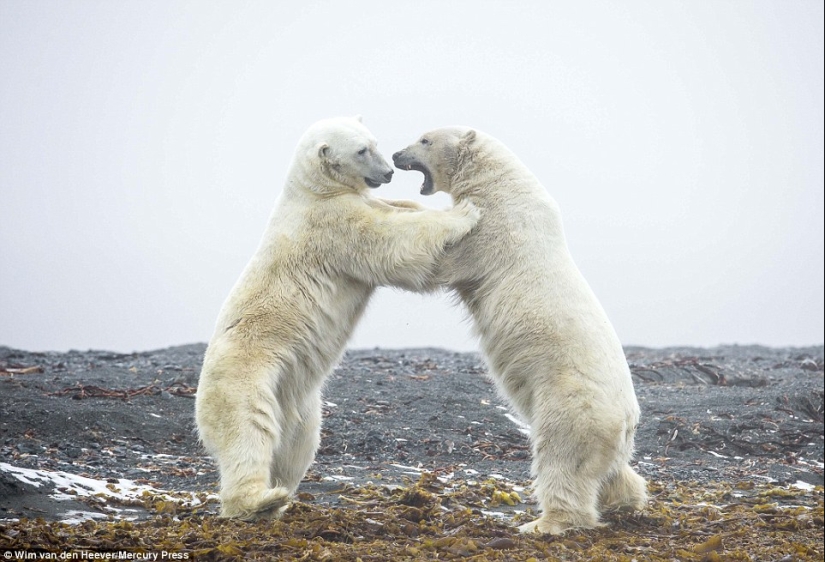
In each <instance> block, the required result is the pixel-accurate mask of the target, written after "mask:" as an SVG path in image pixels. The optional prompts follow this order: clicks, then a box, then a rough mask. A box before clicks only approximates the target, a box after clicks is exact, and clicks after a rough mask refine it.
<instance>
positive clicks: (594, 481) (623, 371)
mask: <svg viewBox="0 0 825 562" xmlns="http://www.w3.org/2000/svg"><path fill="white" fill-rule="evenodd" d="M393 162H394V163H395V166H396V167H397V168H399V169H404V170H418V171H421V172H422V173H423V174H424V183H423V185H422V187H421V193H422V194H425V195H428V194H431V193H434V192H435V191H443V192H446V193H448V194H450V195H451V196H452V198H453V201H454V202H455V203H456V204H459V205H460V204H462V203H467V202H472V203H473V204H474V205H475V206H476V207H478V209H479V210H480V211H481V219H480V221H479V223H478V225H477V226H476V228H475V229H474V230H473V232H472V233H470V234H469V235H468V236H466V237H464V238H463V239H462V240H461V241H460V242H458V243H457V244H455V245H454V246H452V247H451V248H450V249H449V250H448V252H447V253H446V255H445V257H444V258H443V260H442V262H441V263H440V272H439V273H438V276H439V281H440V282H441V283H444V284H446V285H447V286H449V287H450V288H451V289H453V290H454V291H455V293H456V295H457V296H458V297H459V298H460V300H461V301H462V302H463V303H464V304H465V305H466V306H467V308H468V309H469V312H470V313H471V315H472V317H473V323H474V328H475V330H476V332H477V334H478V335H479V336H480V340H481V347H482V350H483V351H484V353H485V355H486V358H487V361H488V363H489V367H490V371H491V375H492V377H493V378H494V380H495V381H496V383H497V386H498V388H499V390H500V391H501V392H502V393H503V394H504V395H505V396H506V397H507V398H508V399H509V402H510V403H511V404H512V407H513V408H514V409H515V410H516V412H517V413H518V414H519V415H520V416H521V417H522V418H523V419H524V420H525V421H527V422H528V423H529V424H530V427H531V428H532V429H531V434H530V440H531V444H532V452H533V466H532V472H533V475H534V477H535V481H534V489H535V494H536V497H537V499H538V501H539V504H540V507H541V510H542V514H541V517H540V518H539V519H537V520H535V521H532V522H530V523H527V524H525V525H522V526H521V531H522V532H534V531H537V532H544V533H553V534H559V533H563V532H564V531H565V530H567V529H571V528H591V527H595V526H597V525H599V512H600V511H602V510H607V509H616V508H623V507H629V508H634V509H642V508H643V507H644V506H645V504H646V501H647V495H646V491H645V488H646V485H645V481H644V479H643V478H642V477H641V476H639V475H638V474H637V473H636V472H634V471H633V469H632V468H631V467H630V465H629V464H628V462H629V460H630V458H631V455H632V452H633V438H634V433H635V429H636V425H637V424H638V421H639V405H638V403H637V401H636V395H635V392H634V389H633V381H632V379H631V377H630V370H629V368H628V365H627V361H626V359H625V356H624V352H623V351H622V346H621V344H620V343H619V339H618V337H617V336H616V333H615V331H614V330H613V328H612V326H611V324H610V321H609V320H608V318H607V315H606V314H605V312H604V310H603V309H602V307H601V305H600V304H599V301H598V300H597V299H596V297H595V295H594V294H593V292H592V291H591V289H590V287H589V286H588V284H587V282H586V281H585V280H584V278H583V277H582V275H581V273H580V272H579V270H578V268H577V267H576V265H575V264H574V263H573V260H572V258H571V256H570V253H569V252H568V249H567V244H566V242H565V237H564V232H563V230H562V222H561V216H560V214H559V209H558V206H557V204H556V202H555V201H554V200H553V199H552V198H551V197H550V195H549V194H548V193H547V191H546V190H545V189H544V187H542V185H541V184H540V183H539V181H538V180H537V179H536V177H535V176H534V175H533V174H532V173H531V172H530V171H529V170H528V169H527V167H526V166H525V165H524V164H522V162H521V161H519V159H518V158H517V157H516V156H515V155H514V154H513V153H512V152H510V150H508V149H507V148H506V147H505V146H504V145H503V144H502V143H500V142H499V141H497V140H496V139H494V138H492V137H491V136H489V135H486V134H484V133H481V132H479V131H475V130H472V129H468V128H465V127H451V128H444V129H437V130H435V131H432V132H429V133H426V134H424V135H423V136H422V137H421V138H420V139H419V140H418V141H417V142H415V143H414V144H412V145H410V146H409V147H407V148H405V149H403V150H401V151H399V152H397V153H396V154H394V155H393Z"/></svg>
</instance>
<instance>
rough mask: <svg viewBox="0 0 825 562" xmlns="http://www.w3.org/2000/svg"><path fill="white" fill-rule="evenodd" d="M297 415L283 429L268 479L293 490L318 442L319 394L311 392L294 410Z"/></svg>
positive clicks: (319, 438) (306, 468)
mask: <svg viewBox="0 0 825 562" xmlns="http://www.w3.org/2000/svg"><path fill="white" fill-rule="evenodd" d="M297 412H298V413H297V419H296V420H295V422H294V424H292V425H291V427H290V428H289V429H288V430H287V431H285V432H284V439H283V441H282V443H281V444H280V446H279V447H278V448H277V449H276V450H275V452H274V456H273V459H272V469H271V479H272V483H273V485H275V486H282V487H284V488H286V489H288V490H289V491H290V492H292V493H294V492H295V490H297V489H298V485H299V484H300V482H301V480H302V479H303V478H304V475H305V474H306V472H307V470H308V469H309V466H310V465H311V464H312V461H313V460H315V453H316V451H317V450H318V445H320V442H321V396H320V392H318V391H315V392H312V393H310V394H309V395H308V396H307V397H306V398H305V400H304V403H303V404H301V405H300V408H299V409H298V410H297Z"/></svg>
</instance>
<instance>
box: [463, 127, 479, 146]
mask: <svg viewBox="0 0 825 562" xmlns="http://www.w3.org/2000/svg"><path fill="white" fill-rule="evenodd" d="M474 140H476V132H475V131H474V130H473V129H470V130H469V131H467V132H466V133H464V134H463V135H461V144H463V145H465V146H466V145H469V144H471V143H472V142H473V141H474Z"/></svg>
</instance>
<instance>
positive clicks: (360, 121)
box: [353, 113, 364, 123]
mask: <svg viewBox="0 0 825 562" xmlns="http://www.w3.org/2000/svg"><path fill="white" fill-rule="evenodd" d="M353 119H355V120H356V121H358V122H359V123H363V122H364V116H363V115H361V114H360V113H359V114H358V115H355V116H353Z"/></svg>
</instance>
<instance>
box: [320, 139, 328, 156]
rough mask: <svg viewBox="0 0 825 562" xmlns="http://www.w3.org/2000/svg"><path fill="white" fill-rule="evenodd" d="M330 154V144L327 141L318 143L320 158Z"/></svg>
mask: <svg viewBox="0 0 825 562" xmlns="http://www.w3.org/2000/svg"><path fill="white" fill-rule="evenodd" d="M328 154H329V145H328V144H327V143H325V142H322V143H319V144H318V157H319V158H326V157H327V155H328Z"/></svg>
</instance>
